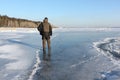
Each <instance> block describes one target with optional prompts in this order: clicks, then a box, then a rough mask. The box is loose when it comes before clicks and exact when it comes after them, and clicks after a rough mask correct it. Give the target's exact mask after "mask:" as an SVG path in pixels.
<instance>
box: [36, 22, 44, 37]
mask: <svg viewBox="0 0 120 80" xmlns="http://www.w3.org/2000/svg"><path fill="white" fill-rule="evenodd" d="M37 29H38V31H39V32H40V35H43V32H44V30H43V23H42V22H41V24H40V25H39V26H38V27H37Z"/></svg>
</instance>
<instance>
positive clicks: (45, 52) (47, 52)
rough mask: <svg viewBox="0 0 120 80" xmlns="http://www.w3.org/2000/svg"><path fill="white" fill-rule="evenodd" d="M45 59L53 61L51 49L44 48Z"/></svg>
mask: <svg viewBox="0 0 120 80" xmlns="http://www.w3.org/2000/svg"><path fill="white" fill-rule="evenodd" d="M43 60H44V61H51V49H48V50H43Z"/></svg>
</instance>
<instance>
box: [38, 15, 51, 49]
mask: <svg viewBox="0 0 120 80" xmlns="http://www.w3.org/2000/svg"><path fill="white" fill-rule="evenodd" d="M37 29H38V31H39V32H40V35H41V36H42V45H43V51H45V49H46V42H47V45H48V49H49V50H50V49H51V45H50V36H52V26H51V24H50V23H49V22H48V18H47V17H45V18H44V20H43V22H41V24H40V25H39V26H38V27H37Z"/></svg>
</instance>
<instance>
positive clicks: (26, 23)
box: [0, 15, 40, 28]
mask: <svg viewBox="0 0 120 80" xmlns="http://www.w3.org/2000/svg"><path fill="white" fill-rule="evenodd" d="M39 24H40V22H37V21H32V20H27V19H20V18H14V17H8V16H7V15H3V16H2V15H0V27H23V28H28V27H29V28H34V27H37V26H38V25H39Z"/></svg>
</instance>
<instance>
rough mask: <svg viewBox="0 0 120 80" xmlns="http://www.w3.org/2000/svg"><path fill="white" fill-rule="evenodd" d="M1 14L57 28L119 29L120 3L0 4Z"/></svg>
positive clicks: (46, 0)
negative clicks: (47, 19)
mask: <svg viewBox="0 0 120 80" xmlns="http://www.w3.org/2000/svg"><path fill="white" fill-rule="evenodd" d="M0 14H1V15H7V16H10V17H16V18H23V19H30V20H35V21H43V19H44V17H48V18H49V22H50V23H51V24H53V25H55V26H58V27H120V22H119V21H120V0H0Z"/></svg>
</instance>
